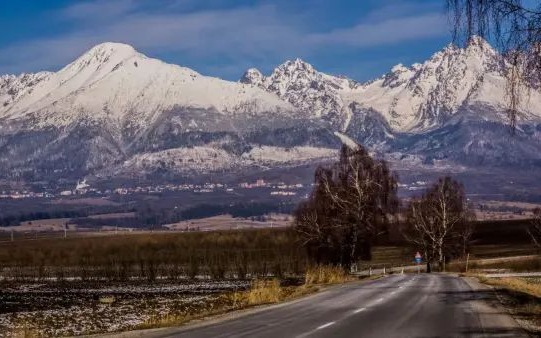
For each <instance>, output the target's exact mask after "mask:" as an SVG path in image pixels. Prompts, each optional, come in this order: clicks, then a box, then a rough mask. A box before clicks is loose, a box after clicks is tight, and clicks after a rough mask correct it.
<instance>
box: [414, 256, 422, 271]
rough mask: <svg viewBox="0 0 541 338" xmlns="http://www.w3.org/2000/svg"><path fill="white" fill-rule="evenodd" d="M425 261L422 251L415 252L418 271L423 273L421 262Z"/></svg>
mask: <svg viewBox="0 0 541 338" xmlns="http://www.w3.org/2000/svg"><path fill="white" fill-rule="evenodd" d="M422 261H423V256H421V253H420V252H419V251H417V253H416V254H415V263H417V273H421V262H422Z"/></svg>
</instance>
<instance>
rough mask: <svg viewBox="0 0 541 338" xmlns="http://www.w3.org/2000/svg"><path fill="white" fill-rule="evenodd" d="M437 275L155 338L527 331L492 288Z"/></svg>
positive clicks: (364, 286) (352, 288)
mask: <svg viewBox="0 0 541 338" xmlns="http://www.w3.org/2000/svg"><path fill="white" fill-rule="evenodd" d="M474 283H475V282H473V281H465V280H464V279H462V278H460V277H454V276H450V275H440V274H418V275H417V274H409V275H407V274H406V275H392V276H388V277H385V278H381V279H378V280H373V281H368V282H362V283H355V284H348V285H344V286H341V287H337V288H332V289H330V290H327V291H324V292H321V293H318V294H315V295H312V296H309V297H307V298H303V299H301V300H297V301H294V302H290V303H286V304H282V305H277V306H272V307H269V308H266V309H264V310H259V311H255V312H252V313H248V314H245V315H242V316H238V317H236V318H230V319H225V320H221V321H218V322H212V323H208V324H205V325H197V326H192V327H189V326H188V327H185V328H173V329H167V330H166V331H161V332H160V333H159V334H157V335H152V336H153V337H190V338H206V337H209V338H210V337H212V338H219V337H258V338H259V337H261V338H265V337H269V338H270V337H273V338H276V337H278V338H286V337H298V338H301V337H382V338H383V337H385V338H388V337H527V335H525V334H524V333H523V332H522V331H521V330H520V329H519V328H518V326H517V325H516V323H515V322H514V320H513V319H511V318H510V317H509V316H508V315H507V314H506V313H505V311H503V310H502V309H501V308H499V307H498V306H497V305H496V303H494V299H493V298H494V295H493V294H491V292H492V291H491V290H490V289H484V290H483V289H481V288H479V287H477V286H476V285H475V284H474Z"/></svg>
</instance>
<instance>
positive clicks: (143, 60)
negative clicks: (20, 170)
mask: <svg viewBox="0 0 541 338" xmlns="http://www.w3.org/2000/svg"><path fill="white" fill-rule="evenodd" d="M35 76H36V77H38V78H39V79H40V81H33V82H32V83H30V84H28V81H26V82H27V84H26V86H25V87H27V88H28V87H29V89H28V90H26V91H24V92H22V93H20V94H18V95H13V96H11V102H9V103H8V104H7V105H4V106H3V107H1V108H0V117H3V118H7V119H21V118H25V117H27V116H30V115H31V116H34V117H36V118H39V125H40V126H46V125H54V126H57V127H58V126H61V125H67V124H70V123H72V122H73V121H74V120H76V119H80V118H90V119H98V120H99V119H109V120H113V121H116V122H121V121H122V120H130V122H132V123H135V124H139V125H142V124H144V123H148V122H149V121H151V120H152V119H153V118H155V117H156V113H157V112H158V113H159V112H160V111H164V110H167V109H172V108H173V107H176V106H188V107H196V108H207V109H215V110H217V111H219V112H222V113H228V112H235V113H239V112H242V111H243V107H247V106H249V108H250V112H268V111H289V110H293V107H291V106H290V105H288V104H287V103H285V102H283V101H282V100H280V99H278V98H277V97H276V96H275V95H272V94H269V93H266V92H264V91H262V90H260V89H257V88H251V87H250V86H246V85H241V84H237V83H233V82H229V81H224V80H220V79H217V78H212V77H207V76H202V75H200V74H199V73H197V72H195V71H193V70H191V69H188V68H183V67H179V66H176V65H170V64H166V63H163V62H162V61H159V60H156V59H151V58H147V57H146V56H144V55H142V54H140V53H138V52H136V51H135V50H134V49H133V48H132V47H131V46H128V45H124V44H119V43H104V44H101V45H98V46H96V47H94V48H92V49H91V50H89V51H88V52H87V53H85V54H84V55H83V56H81V57H80V58H78V59H77V60H75V61H74V62H73V63H71V64H69V65H68V66H66V67H65V68H63V69H61V70H60V71H59V72H57V73H46V74H41V73H40V74H37V75H35ZM24 80H25V78H24V77H23V78H16V79H15V80H12V81H13V82H15V83H16V86H24ZM6 101H7V100H4V102H6Z"/></svg>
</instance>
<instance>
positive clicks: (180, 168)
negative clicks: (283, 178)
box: [114, 146, 338, 175]
mask: <svg viewBox="0 0 541 338" xmlns="http://www.w3.org/2000/svg"><path fill="white" fill-rule="evenodd" d="M337 155H338V151H337V149H329V148H316V147H302V146H301V147H292V148H283V147H273V146H254V147H253V148H252V149H250V150H249V151H246V152H245V153H243V154H241V155H240V156H235V155H234V154H231V153H230V152H227V151H225V150H223V149H219V148H216V147H212V146H202V147H199V146H197V147H193V148H183V147H182V148H174V149H167V150H162V151H158V152H153V153H142V154H137V155H135V156H133V157H132V158H130V159H129V160H127V161H125V162H124V163H122V165H120V166H119V167H117V168H116V169H115V170H116V172H115V173H114V174H115V175H118V174H128V175H140V174H141V173H144V174H149V173H156V172H159V171H167V172H174V173H177V174H194V173H195V174H206V173H211V172H224V171H231V170H234V169H242V168H248V167H254V168H255V167H261V166H275V165H278V164H280V165H298V164H302V163H306V162H308V163H309V162H311V161H314V160H318V161H323V160H328V159H333V158H335V157H336V156H337Z"/></svg>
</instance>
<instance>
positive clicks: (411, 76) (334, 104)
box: [241, 37, 541, 132]
mask: <svg viewBox="0 0 541 338" xmlns="http://www.w3.org/2000/svg"><path fill="white" fill-rule="evenodd" d="M506 67H507V66H506V65H505V63H504V61H503V59H502V57H501V56H500V55H499V54H498V52H497V51H496V50H494V49H493V48H492V47H491V46H490V45H489V44H488V43H487V42H486V41H485V40H483V39H481V38H478V37H474V38H472V39H471V40H470V42H469V43H468V45H467V46H466V47H465V48H458V47H455V46H453V45H448V46H447V47H445V48H444V49H443V50H441V51H439V52H437V53H435V54H434V55H433V56H432V57H431V58H430V59H429V60H427V61H426V62H424V63H422V64H414V65H412V66H411V67H405V66H403V65H402V64H398V65H396V66H394V67H393V68H392V69H391V71H390V72H389V73H387V74H385V75H383V76H382V77H380V78H378V79H376V80H374V81H370V82H367V83H364V84H359V83H357V82H355V81H353V80H349V79H346V78H342V77H335V76H331V75H327V74H324V73H321V72H318V71H316V70H315V69H314V68H313V67H312V66H311V65H309V64H307V63H306V62H303V61H301V60H298V59H297V60H295V61H287V62H285V63H284V64H282V65H280V66H278V67H277V68H276V69H275V70H274V71H273V72H272V74H271V75H270V76H268V77H265V76H263V75H262V74H261V73H260V72H259V71H258V70H256V69H249V70H248V71H247V72H246V73H245V74H244V76H243V77H242V78H241V82H242V83H249V84H252V85H253V86H257V87H260V88H264V89H265V90H267V91H269V92H272V93H276V94H277V95H278V96H280V97H282V98H283V99H285V100H287V101H288V102H290V103H291V104H293V105H294V106H296V107H298V108H300V109H302V110H305V111H310V112H312V113H313V114H314V115H315V116H317V117H321V118H323V119H325V120H330V121H332V122H333V125H334V127H335V128H336V129H339V130H341V131H346V130H347V129H348V127H349V124H350V123H351V121H352V120H353V119H354V117H355V114H356V113H355V112H354V111H352V110H351V107H352V106H351V104H352V103H353V104H355V105H357V106H358V107H360V108H361V109H357V110H358V111H360V110H362V109H364V110H371V111H373V112H376V113H379V114H381V116H382V117H383V118H384V120H385V121H386V122H387V124H388V126H389V127H390V128H391V130H392V131H393V132H423V131H428V130H432V129H435V128H438V127H441V126H443V125H444V124H445V123H446V121H448V120H449V119H450V118H451V117H452V116H453V115H454V114H456V113H457V112H459V111H460V108H461V107H462V106H466V105H470V106H471V105H473V104H475V103H480V104H484V105H486V104H488V105H491V106H493V107H494V109H495V110H498V111H504V110H505V107H506V95H505V86H506V80H505V77H504V76H505V71H506ZM522 101H523V103H524V105H523V106H522V107H521V108H522V118H523V119H525V120H529V119H532V118H534V119H535V118H539V117H541V93H540V92H539V91H537V90H533V91H530V92H529V93H528V94H527V95H526V96H525V98H524V100H522ZM492 117H494V116H492ZM498 119H499V120H500V122H503V121H504V119H505V116H503V115H501V116H499V117H498Z"/></svg>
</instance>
